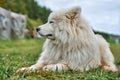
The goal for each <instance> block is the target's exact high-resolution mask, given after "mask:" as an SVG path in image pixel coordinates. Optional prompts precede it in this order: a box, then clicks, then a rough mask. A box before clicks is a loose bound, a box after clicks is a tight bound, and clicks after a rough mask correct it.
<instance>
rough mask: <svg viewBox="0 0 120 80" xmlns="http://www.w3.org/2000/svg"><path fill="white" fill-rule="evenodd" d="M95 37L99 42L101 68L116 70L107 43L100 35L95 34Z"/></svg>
mask: <svg viewBox="0 0 120 80" xmlns="http://www.w3.org/2000/svg"><path fill="white" fill-rule="evenodd" d="M96 38H97V40H98V43H99V49H100V55H101V63H102V66H103V68H104V69H105V70H107V71H112V72H116V71H118V70H117V67H116V65H115V64H114V56H113V54H112V52H111V50H110V48H109V44H108V43H107V41H106V40H105V39H104V38H103V37H102V36H100V35H96Z"/></svg>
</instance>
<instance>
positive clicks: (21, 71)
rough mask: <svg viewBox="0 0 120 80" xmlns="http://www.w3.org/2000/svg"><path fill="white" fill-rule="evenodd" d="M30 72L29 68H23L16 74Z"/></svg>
mask: <svg viewBox="0 0 120 80" xmlns="http://www.w3.org/2000/svg"><path fill="white" fill-rule="evenodd" d="M29 70H30V69H29V67H23V68H20V69H18V70H17V71H16V72H17V73H24V72H28V71H29Z"/></svg>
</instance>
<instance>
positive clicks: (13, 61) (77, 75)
mask: <svg viewBox="0 0 120 80" xmlns="http://www.w3.org/2000/svg"><path fill="white" fill-rule="evenodd" d="M43 42H44V39H40V40H38V39H21V40H6V41H0V80H119V79H120V72H118V73H109V72H106V71H104V70H103V69H101V68H98V69H93V70H91V71H88V72H82V73H81V72H78V71H68V72H62V73H58V72H50V73H46V72H43V71H39V72H34V73H31V74H21V75H19V74H17V73H16V70H17V69H18V68H21V67H26V66H30V65H32V64H34V63H35V62H36V61H37V59H38V57H39V55H40V54H39V53H40V52H42V46H43ZM111 49H112V52H113V54H114V56H115V59H116V62H117V64H120V60H119V58H120V54H119V52H120V44H111Z"/></svg>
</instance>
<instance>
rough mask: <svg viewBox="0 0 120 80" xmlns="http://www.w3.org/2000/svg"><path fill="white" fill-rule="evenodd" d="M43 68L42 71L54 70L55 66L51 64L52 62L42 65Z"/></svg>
mask: <svg viewBox="0 0 120 80" xmlns="http://www.w3.org/2000/svg"><path fill="white" fill-rule="evenodd" d="M43 70H44V71H56V66H55V65H52V64H50V65H46V66H44V67H43Z"/></svg>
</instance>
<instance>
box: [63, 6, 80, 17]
mask: <svg viewBox="0 0 120 80" xmlns="http://www.w3.org/2000/svg"><path fill="white" fill-rule="evenodd" d="M80 13H81V8H80V7H78V6H76V7H73V8H70V9H68V10H67V12H66V14H65V16H66V18H68V19H74V18H76V17H79V16H80Z"/></svg>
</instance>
